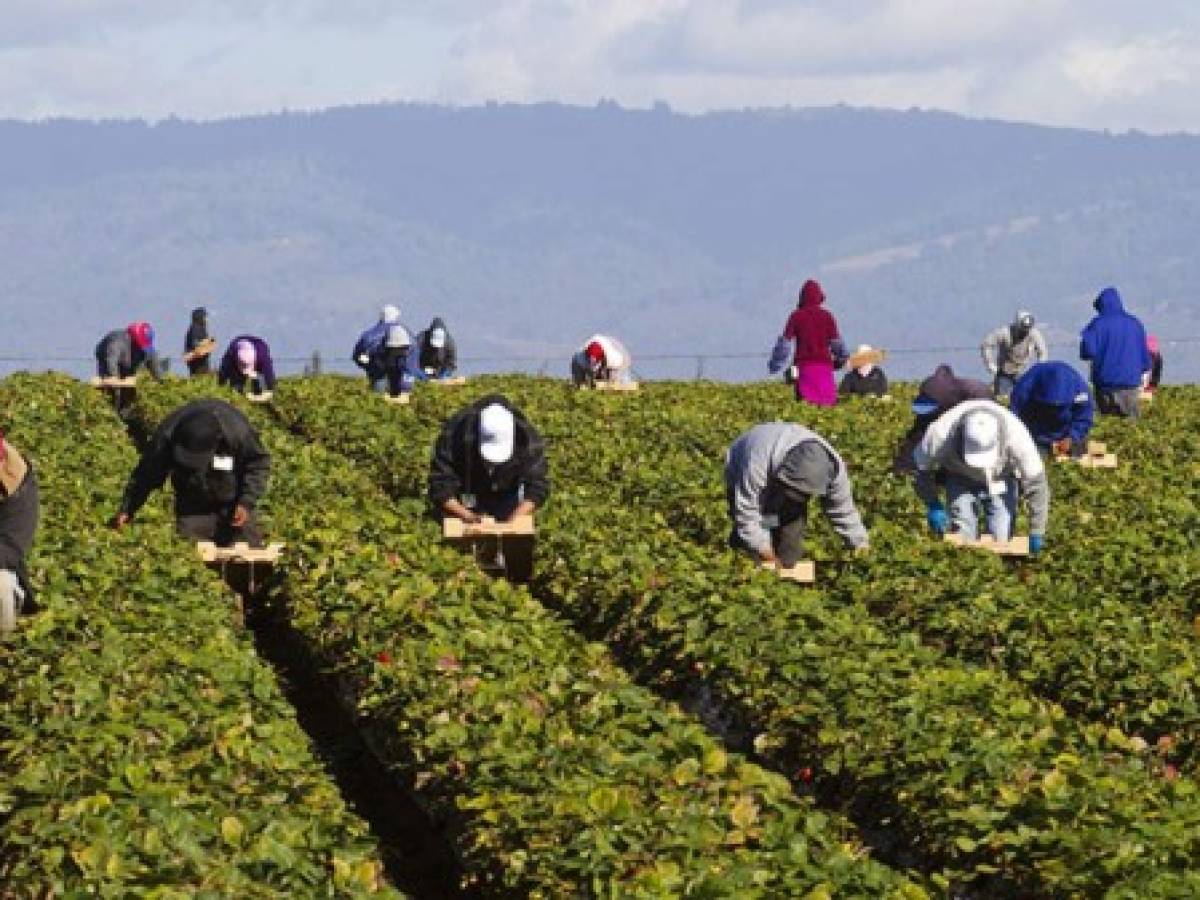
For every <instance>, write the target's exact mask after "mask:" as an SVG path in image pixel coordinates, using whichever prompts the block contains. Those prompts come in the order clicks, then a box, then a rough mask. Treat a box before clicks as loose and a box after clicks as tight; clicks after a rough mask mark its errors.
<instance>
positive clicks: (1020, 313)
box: [1013, 309, 1033, 328]
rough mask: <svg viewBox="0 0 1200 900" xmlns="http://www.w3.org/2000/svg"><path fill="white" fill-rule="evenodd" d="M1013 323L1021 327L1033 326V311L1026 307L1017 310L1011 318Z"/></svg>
mask: <svg viewBox="0 0 1200 900" xmlns="http://www.w3.org/2000/svg"><path fill="white" fill-rule="evenodd" d="M1013 324H1014V325H1020V326H1021V327H1022V328H1032V327H1033V313H1031V312H1030V311H1029V310H1027V309H1019V310H1017V314H1016V316H1015V317H1014V318H1013Z"/></svg>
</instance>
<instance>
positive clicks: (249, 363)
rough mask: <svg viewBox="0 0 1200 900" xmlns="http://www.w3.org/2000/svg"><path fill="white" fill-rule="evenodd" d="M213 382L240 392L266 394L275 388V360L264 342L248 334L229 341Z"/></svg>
mask: <svg viewBox="0 0 1200 900" xmlns="http://www.w3.org/2000/svg"><path fill="white" fill-rule="evenodd" d="M217 384H227V385H229V386H230V387H232V388H233V389H234V390H235V391H238V392H239V393H243V394H266V393H269V392H271V391H273V390H275V363H274V362H273V361H272V359H271V348H270V347H268V346H267V342H266V341H264V340H263V339H262V338H258V337H254V336H253V335H249V334H243V335H240V336H238V337H236V338H234V339H233V340H232V341H230V342H229V349H228V350H226V351H225V356H224V358H223V359H222V360H221V369H220V372H219V373H218V374H217Z"/></svg>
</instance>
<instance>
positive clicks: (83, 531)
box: [0, 375, 395, 898]
mask: <svg viewBox="0 0 1200 900" xmlns="http://www.w3.org/2000/svg"><path fill="white" fill-rule="evenodd" d="M0 423H2V424H3V427H4V429H5V431H6V433H7V434H8V435H10V436H11V438H12V440H13V441H14V442H15V443H16V444H17V445H18V446H19V447H20V448H21V449H22V450H23V451H24V452H25V453H26V454H27V455H28V456H29V457H30V458H31V460H32V461H33V464H34V466H35V468H36V471H37V474H38V478H39V480H40V484H41V496H42V519H41V526H40V530H39V533H38V538H37V543H36V547H35V551H34V553H33V555H32V559H31V573H32V578H33V580H34V582H35V583H36V585H37V587H38V588H39V591H40V593H39V602H40V604H41V606H42V611H41V612H39V613H38V614H37V615H36V616H33V617H30V618H28V619H26V620H24V621H23V622H22V624H21V626H20V628H19V629H18V631H17V632H16V633H15V634H14V635H13V636H12V637H11V638H10V639H9V640H6V641H5V642H4V643H3V644H0V670H3V676H2V677H0V895H3V896H4V897H52V896H72V897H74V896H84V895H89V896H91V895H95V896H104V897H114V898H115V897H120V898H125V897H139V896H144V897H159V898H167V897H179V898H183V897H208V898H217V897H295V896H305V897H319V896H327V897H333V896H339V897H344V896H358V895H367V894H371V895H376V894H383V895H389V896H394V895H395V894H394V892H393V891H391V890H389V889H386V888H383V887H382V886H381V885H380V883H379V882H380V871H381V867H380V863H379V860H378V857H377V854H376V853H375V851H374V849H373V847H372V846H371V844H370V843H369V841H368V839H367V835H366V828H365V826H364V824H363V823H362V822H361V821H359V820H358V819H357V818H356V817H355V816H353V815H351V814H350V813H349V812H348V811H347V810H346V808H345V807H344V806H343V804H342V801H341V799H340V797H339V796H338V793H337V790H336V788H335V787H334V785H333V784H332V782H331V781H330V780H329V778H328V776H327V775H326V774H325V772H324V771H323V770H322V768H321V766H320V764H319V763H318V762H317V761H316V760H315V759H314V758H313V756H312V753H311V751H310V748H309V746H308V744H307V740H306V737H305V735H304V734H303V732H302V731H301V730H300V728H299V726H298V725H297V723H296V722H295V719H294V717H293V715H292V710H291V708H290V707H289V706H288V704H287V703H286V701H285V700H284V698H283V696H282V695H281V692H280V690H279V687H278V685H277V684H276V683H275V681H274V679H273V675H272V673H271V672H270V670H269V669H268V668H267V667H265V666H264V665H262V664H261V663H260V662H259V661H258V659H257V657H256V655H255V653H254V650H253V648H252V647H251V646H250V644H249V642H248V641H247V640H246V638H245V637H244V636H243V635H242V634H240V633H239V632H238V631H237V630H236V629H235V627H234V625H233V616H232V613H231V610H232V608H233V607H232V604H233V598H232V597H231V596H230V595H229V594H228V593H227V592H226V591H225V589H224V588H223V586H222V585H221V584H220V582H219V581H218V580H217V579H216V578H215V577H213V576H211V575H210V574H209V573H207V572H206V571H205V570H204V568H203V567H202V566H201V565H200V564H199V562H198V561H197V560H195V557H194V552H193V551H192V550H191V548H190V547H188V546H187V545H186V544H183V543H181V542H178V541H176V540H175V539H174V538H173V537H172V534H171V530H170V525H169V524H168V522H167V520H166V518H165V517H164V516H163V514H162V510H161V509H160V508H159V507H157V506H152V507H150V508H148V509H147V511H146V515H145V519H144V522H143V524H141V525H140V526H139V527H138V529H137V533H136V534H121V535H118V534H116V533H114V532H112V531H111V530H109V529H108V528H107V527H105V521H106V519H107V518H108V517H110V516H111V515H112V513H113V511H114V510H115V508H116V503H117V500H118V498H119V496H120V490H121V488H122V487H123V484H124V479H125V477H126V476H127V475H128V472H129V470H130V467H131V466H132V464H133V461H134V454H133V453H132V450H131V449H130V448H129V447H128V446H127V441H126V439H125V434H124V430H123V429H122V428H121V427H120V425H119V424H118V420H117V419H116V417H115V416H114V415H113V413H112V410H111V408H110V407H109V406H107V405H106V403H105V402H104V401H103V400H102V399H101V398H100V397H99V395H98V394H96V392H95V391H94V390H92V389H91V388H88V387H85V386H83V385H81V384H79V383H78V382H76V381H74V380H70V379H67V378H64V377H61V376H55V375H45V376H27V375H19V376H11V377H9V378H7V379H5V380H4V381H3V382H0Z"/></svg>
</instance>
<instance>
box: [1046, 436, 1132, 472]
mask: <svg viewBox="0 0 1200 900" xmlns="http://www.w3.org/2000/svg"><path fill="white" fill-rule="evenodd" d="M1054 458H1055V459H1057V460H1058V461H1059V462H1072V461H1074V462H1078V463H1079V465H1081V466H1083V467H1084V468H1085V469H1115V468H1116V467H1117V454H1115V453H1109V452H1108V445H1107V444H1105V443H1103V442H1101V441H1088V445H1087V453H1085V454H1084V455H1083V456H1081V457H1079V459H1078V460H1075V459H1074V457H1072V456H1070V455H1069V454H1058V455H1056V456H1055V457H1054Z"/></svg>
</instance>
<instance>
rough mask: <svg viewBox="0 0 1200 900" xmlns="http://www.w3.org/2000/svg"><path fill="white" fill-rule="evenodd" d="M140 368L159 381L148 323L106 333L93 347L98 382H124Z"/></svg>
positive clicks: (157, 361)
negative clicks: (146, 370)
mask: <svg viewBox="0 0 1200 900" xmlns="http://www.w3.org/2000/svg"><path fill="white" fill-rule="evenodd" d="M143 365H144V366H145V367H146V368H147V369H148V370H149V372H150V374H151V375H153V376H154V378H155V379H160V378H162V376H163V368H162V362H161V361H160V360H159V358H158V353H157V351H156V350H155V349H154V329H153V328H152V327H151V325H150V323H149V322H134V323H133V324H132V325H129V326H127V327H125V328H118V329H116V330H115V331H110V332H109V333H108V334H106V335H105V336H104V337H103V338H101V340H100V343H99V344H97V345H96V367H97V370H98V372H97V374H99V376H100V377H101V378H128V377H130V376H131V375H134V374H136V373H137V370H138V369H140V368H141V367H142V366H143Z"/></svg>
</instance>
